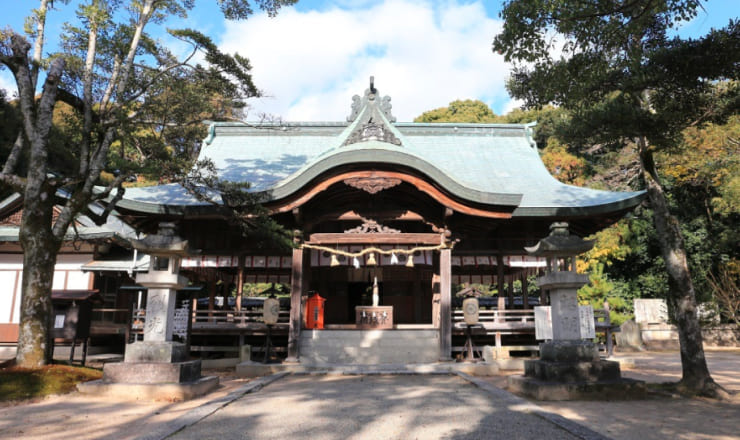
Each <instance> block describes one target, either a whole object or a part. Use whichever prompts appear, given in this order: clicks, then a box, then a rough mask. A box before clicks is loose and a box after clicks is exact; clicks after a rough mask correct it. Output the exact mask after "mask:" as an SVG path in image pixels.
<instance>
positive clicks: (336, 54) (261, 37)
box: [217, 0, 510, 121]
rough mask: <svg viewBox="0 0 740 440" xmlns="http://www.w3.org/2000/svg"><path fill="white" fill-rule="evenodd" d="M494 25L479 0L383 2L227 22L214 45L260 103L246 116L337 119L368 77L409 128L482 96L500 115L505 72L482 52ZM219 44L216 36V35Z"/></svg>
mask: <svg viewBox="0 0 740 440" xmlns="http://www.w3.org/2000/svg"><path fill="white" fill-rule="evenodd" d="M500 29H501V22H500V21H498V20H494V19H492V18H489V17H487V16H486V12H485V8H484V7H483V4H482V3H481V2H476V3H467V4H463V3H458V2H457V1H456V0H451V1H449V2H441V4H440V3H437V2H426V1H422V0H415V1H414V0H385V1H383V2H382V3H374V4H372V5H371V6H367V7H364V8H361V9H353V10H341V9H338V8H329V9H326V10H323V11H309V12H298V11H296V10H295V9H285V10H283V11H281V13H280V14H279V15H278V16H277V17H276V18H274V19H269V18H267V17H265V16H255V17H252V18H250V19H249V20H247V21H245V22H228V23H227V24H226V28H225V31H224V34H223V35H222V36H221V38H220V42H219V45H220V47H221V49H222V50H224V51H226V52H239V53H240V54H242V55H244V56H247V57H248V58H249V59H250V61H251V63H252V65H253V66H254V68H253V74H254V80H255V83H256V84H257V86H258V87H260V88H261V89H262V90H263V91H264V92H265V94H266V95H268V96H269V97H267V98H260V99H255V100H252V102H251V105H252V110H251V117H250V118H255V117H256V116H257V113H261V112H264V113H270V114H275V115H278V116H281V117H282V118H283V119H284V120H288V121H308V120H329V121H341V120H344V118H345V117H346V116H347V115H348V114H349V112H350V104H351V102H352V100H351V98H352V95H355V94H362V93H363V91H364V90H365V89H366V88H367V87H368V80H369V77H370V76H371V75H374V76H375V85H376V87H377V88H378V89H379V90H380V93H381V94H382V95H389V96H391V97H392V98H393V101H392V104H393V113H394V115H395V116H396V117H397V118H398V120H399V121H410V120H412V119H413V118H414V117H416V116H418V115H419V114H421V113H422V112H424V111H426V110H431V109H433V108H437V107H442V106H446V105H447V104H448V103H449V102H451V101H453V100H455V99H481V100H483V101H484V102H486V103H488V104H489V105H493V109H494V111H497V112H502V111H503V110H504V109H505V108H504V106H506V104H507V103H508V102H509V101H510V98H509V96H508V94H507V93H506V90H505V88H504V81H505V79H506V77H507V76H508V72H509V66H508V65H507V64H506V63H504V61H503V58H502V57H501V56H499V55H497V54H494V53H493V52H492V51H491V42H492V40H493V37H494V36H495V35H496V33H497V32H498V31H499V30H500ZM217 40H218V38H217Z"/></svg>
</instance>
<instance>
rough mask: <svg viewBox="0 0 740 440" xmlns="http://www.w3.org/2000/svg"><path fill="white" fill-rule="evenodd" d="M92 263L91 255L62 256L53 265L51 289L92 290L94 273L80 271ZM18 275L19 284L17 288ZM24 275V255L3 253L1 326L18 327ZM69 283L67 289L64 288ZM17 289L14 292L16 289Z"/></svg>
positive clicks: (0, 305)
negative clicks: (15, 325)
mask: <svg viewBox="0 0 740 440" xmlns="http://www.w3.org/2000/svg"><path fill="white" fill-rule="evenodd" d="M90 260H92V255H91V254H74V255H59V257H58V258H57V264H56V266H54V281H53V283H52V289H55V290H57V289H58V290H61V289H65V288H66V289H67V290H85V289H87V288H89V287H90V281H91V279H92V277H93V274H92V273H85V272H82V270H80V268H81V267H82V265H83V264H85V263H88V262H90ZM16 274H17V276H18V283H17V286H16V282H15V280H16ZM22 276H23V255H22V254H0V324H17V323H18V322H19V317H20V307H21V280H22ZM65 284H66V287H65ZM14 286H15V287H16V289H15V292H14V291H13V287H14ZM14 294H15V307H14V310H13V314H12V316H13V319H12V320H11V319H10V318H11V313H10V309H11V306H12V304H13V295H14Z"/></svg>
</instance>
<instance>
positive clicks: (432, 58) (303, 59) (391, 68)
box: [0, 0, 740, 121]
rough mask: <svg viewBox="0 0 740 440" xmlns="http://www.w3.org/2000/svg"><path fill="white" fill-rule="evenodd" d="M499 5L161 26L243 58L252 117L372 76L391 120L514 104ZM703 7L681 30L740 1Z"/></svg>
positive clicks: (345, 100)
mask: <svg viewBox="0 0 740 440" xmlns="http://www.w3.org/2000/svg"><path fill="white" fill-rule="evenodd" d="M71 3H72V4H75V3H77V2H76V1H75V0H73V1H72V2H71ZM37 4H38V3H37V1H35V0H0V5H2V6H3V9H4V14H3V19H4V23H2V22H0V24H3V27H5V26H10V27H13V28H14V29H21V28H22V24H23V19H24V17H25V16H26V15H28V12H29V10H30V8H32V7H35V6H37ZM72 4H71V5H63V4H62V2H60V1H57V6H56V7H57V8H58V10H57V11H53V12H52V13H51V14H50V16H49V27H48V31H47V35H48V36H49V40H48V45H47V48H48V50H52V49H53V45H54V41H55V37H56V36H58V35H59V34H60V31H61V24H62V23H63V22H64V21H65V20H70V19H72V18H73V17H74V16H73V12H74V7H73V5H72ZM500 6H501V2H500V1H487V2H486V1H469V0H446V1H430V0H299V2H298V3H297V5H296V6H294V7H290V8H285V9H283V10H281V12H280V14H278V16H277V17H275V18H268V17H266V16H265V15H264V14H256V15H254V16H253V17H250V18H249V19H248V20H246V21H242V22H227V21H225V20H223V18H222V17H221V16H220V15H219V11H218V8H217V7H215V1H214V0H197V1H196V9H195V10H193V11H191V13H190V14H189V17H188V18H187V19H185V20H179V22H168V26H170V27H174V28H177V27H192V28H195V29H199V30H200V31H202V32H204V33H206V34H208V35H209V36H211V38H212V39H213V40H214V41H215V42H216V43H217V44H218V45H219V46H220V47H221V48H222V50H224V51H227V52H238V53H240V54H241V55H244V56H247V57H248V58H249V59H250V61H251V63H252V65H253V75H254V80H255V83H256V84H257V86H258V87H260V88H261V89H262V90H263V92H264V94H265V97H263V98H259V99H254V100H252V101H251V102H250V107H251V110H250V113H249V115H248V118H249V119H257V118H258V117H259V115H260V114H262V113H269V114H273V115H276V116H280V117H282V118H283V119H284V120H288V121H310V120H329V121H340V120H343V119H344V118H345V117H346V116H347V115H348V114H349V112H350V104H351V97H352V95H354V94H361V93H362V92H363V91H364V89H365V88H367V85H368V78H369V77H370V75H374V76H375V85H376V87H377V88H378V89H379V90H380V92H381V93H382V94H383V95H389V96H391V97H392V104H393V113H394V114H395V115H396V116H397V117H398V120H399V121H410V120H412V119H413V118H414V117H416V116H418V115H419V114H420V113H422V112H423V111H426V110H430V109H433V108H437V107H442V106H446V105H447V104H448V103H449V102H450V101H453V100H455V99H468V98H470V99H480V100H482V101H484V102H486V103H487V104H488V105H490V106H491V107H492V108H493V110H494V111H495V112H496V113H499V114H501V113H505V112H507V111H509V110H511V109H512V108H515V107H516V106H517V105H518V103H516V102H514V101H512V100H511V99H510V97H509V96H508V94H507V93H506V90H505V88H504V82H505V80H506V77H507V76H508V72H509V68H510V66H508V65H507V64H506V63H505V62H504V61H503V59H502V58H501V57H500V56H498V55H496V54H494V53H492V52H491V41H492V39H493V36H494V35H495V34H496V33H497V32H498V31H499V29H500V28H501V21H500V20H499V18H498V12H499V9H500ZM704 8H705V10H706V12H702V13H700V14H699V16H698V17H696V18H695V19H694V20H693V21H691V22H690V23H687V24H685V25H684V26H683V27H682V28H681V29H680V33H681V35H684V36H698V35H703V34H705V33H706V32H707V31H708V30H709V29H710V28H712V27H722V26H724V25H726V24H727V22H728V20H729V19H730V18H736V17H737V16H738V15H740V0H709V1H707V2H705V4H704ZM149 30H150V31H153V30H154V29H151V28H150V29H149ZM154 35H155V36H156V35H159V36H160V38H165V39H166V36H164V35H163V34H161V33H157V32H154ZM172 44H173V45H174V42H172ZM174 47H176V46H174ZM0 87H3V88H6V89H8V90H11V91H12V90H14V86H13V80H12V77H11V76H10V74H9V73H8V72H7V71H0Z"/></svg>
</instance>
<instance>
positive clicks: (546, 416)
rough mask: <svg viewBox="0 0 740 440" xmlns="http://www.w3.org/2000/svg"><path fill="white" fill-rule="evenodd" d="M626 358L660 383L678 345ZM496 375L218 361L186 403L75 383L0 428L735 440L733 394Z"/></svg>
mask: <svg viewBox="0 0 740 440" xmlns="http://www.w3.org/2000/svg"><path fill="white" fill-rule="evenodd" d="M707 356H708V360H709V367H710V370H711V371H712V374H713V376H714V377H715V379H716V380H717V381H718V382H719V383H721V384H722V385H724V386H725V387H727V388H728V389H730V390H733V391H740V351H737V350H735V351H708V352H707ZM629 357H630V358H632V359H633V361H634V364H635V367H634V368H632V369H627V370H625V371H624V373H625V376H627V377H634V378H642V379H646V380H648V381H651V382H662V381H672V380H676V379H677V378H678V377H679V376H680V361H679V359H678V354H677V353H645V354H636V355H629ZM271 379H276V380H275V381H274V382H272V383H270V380H271ZM505 382H506V378H505V377H504V376H496V377H490V378H486V379H481V378H466V377H464V376H449V375H435V376H418V375H398V376H373V375H369V376H328V375H313V376H286V377H282V378H281V377H271V378H261V379H257V380H253V381H247V380H245V379H239V378H235V377H233V373H232V374H231V375H229V374H228V373H226V374H224V373H223V372H222V383H223V386H222V387H221V388H220V389H219V390H218V391H216V392H214V393H211V394H209V395H208V396H205V397H202V398H200V399H196V400H192V401H187V402H175V403H171V402H115V401H110V400H109V399H105V398H102V397H95V396H84V395H80V394H77V393H73V394H69V395H64V396H53V397H50V398H47V399H44V400H42V401H40V402H35V403H24V404H21V405H15V406H7V405H4V406H2V407H0V439H39V440H57V439H60V440H61V439H70V438H74V439H75V440H86V439H90V440H93V439H140V440H154V439H164V438H174V439H189V438H192V439H198V440H200V439H209V438H214V439H215V438H218V439H219V440H226V439H231V438H246V439H275V438H295V439H311V440H313V439H330V440H331V439H366V438H381V439H414V438H419V439H478V438H480V439H491V438H507V439H508V438H511V439H517V438H528V439H532V438H548V439H573V438H582V439H592V440H596V439H601V440H603V439H604V438H612V439H615V440H621V439H624V440H628V439H630V440H631V439H640V440H658V439H668V438H669V439H687V440H689V439H691V440H694V439H699V440H739V439H740V431H739V430H738V425H737V421H738V420H740V398H738V399H736V401H735V402H730V403H727V402H722V403H718V402H714V401H708V400H702V399H682V398H670V397H651V398H650V399H647V400H643V401H630V402H558V403H543V402H538V403H537V404H536V405H535V404H532V403H530V402H527V401H525V400H523V399H520V398H518V397H516V396H513V395H511V394H509V393H507V392H505V391H503V390H502V389H501V388H498V387H496V386H494V385H503V384H505ZM736 397H740V396H736Z"/></svg>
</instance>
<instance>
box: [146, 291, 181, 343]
mask: <svg viewBox="0 0 740 440" xmlns="http://www.w3.org/2000/svg"><path fill="white" fill-rule="evenodd" d="M145 287H146V286H145ZM175 293H176V291H175V292H173V291H172V290H171V289H150V290H149V292H148V294H147V299H146V324H145V325H144V341H146V342H149V341H158V342H165V341H172V317H173V316H174V315H175V302H176V301H175Z"/></svg>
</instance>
